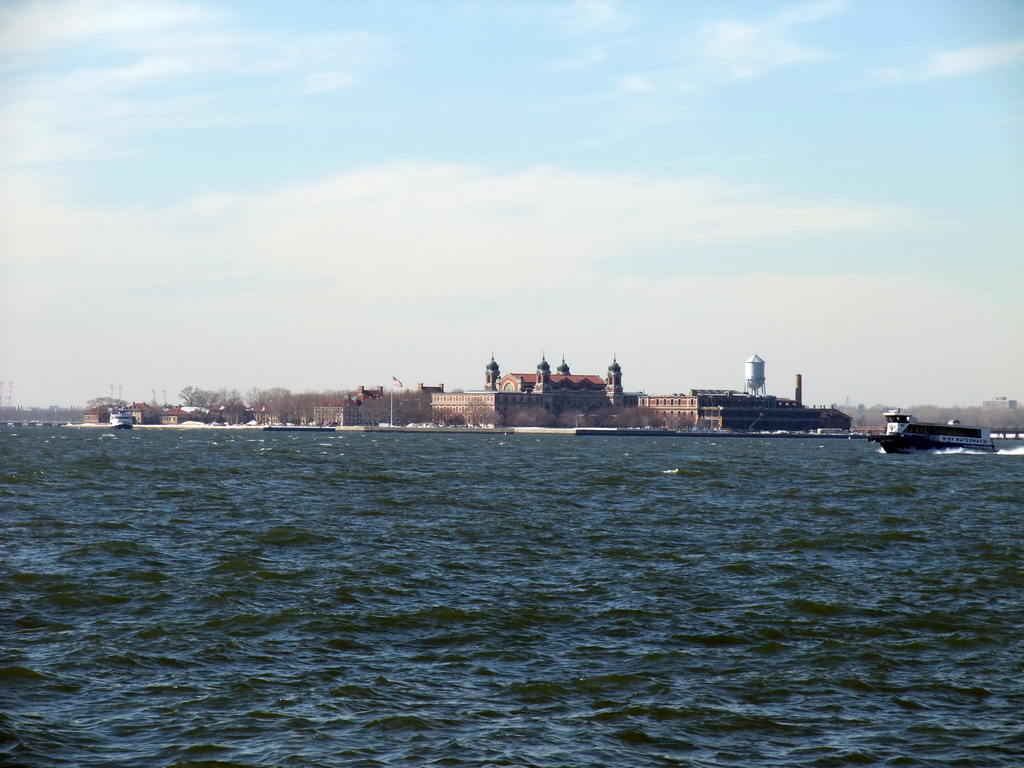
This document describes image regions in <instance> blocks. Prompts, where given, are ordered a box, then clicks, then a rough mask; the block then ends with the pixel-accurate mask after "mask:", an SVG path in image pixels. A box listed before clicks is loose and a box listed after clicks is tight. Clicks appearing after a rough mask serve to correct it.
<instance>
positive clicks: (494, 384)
mask: <svg viewBox="0 0 1024 768" xmlns="http://www.w3.org/2000/svg"><path fill="white" fill-rule="evenodd" d="M485 371H486V372H485V373H484V389H486V390H489V391H493V390H495V389H497V388H498V379H500V378H501V371H500V370H498V364H497V363H496V362H494V353H493V352H492V353H491V362H489V363H488V364H487V368H486V369H485Z"/></svg>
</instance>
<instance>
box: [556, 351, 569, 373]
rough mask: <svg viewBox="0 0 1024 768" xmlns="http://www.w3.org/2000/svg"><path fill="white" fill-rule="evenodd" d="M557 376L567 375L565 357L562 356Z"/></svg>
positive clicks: (567, 368)
mask: <svg viewBox="0 0 1024 768" xmlns="http://www.w3.org/2000/svg"><path fill="white" fill-rule="evenodd" d="M558 374H559V375H560V376H568V375H569V366H568V365H567V364H566V362H565V355H562V364H561V365H560V366H558Z"/></svg>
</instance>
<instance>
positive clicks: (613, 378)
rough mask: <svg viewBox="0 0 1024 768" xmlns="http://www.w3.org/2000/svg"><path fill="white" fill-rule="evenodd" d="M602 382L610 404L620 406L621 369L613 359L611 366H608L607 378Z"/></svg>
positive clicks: (613, 358)
mask: <svg viewBox="0 0 1024 768" xmlns="http://www.w3.org/2000/svg"><path fill="white" fill-rule="evenodd" d="M604 382H605V384H604V391H605V394H607V395H608V399H609V400H610V401H611V404H612V405H622V368H620V367H619V361H618V360H617V359H616V358H615V357H612V364H611V365H609V366H608V376H607V378H606V379H605V380H604Z"/></svg>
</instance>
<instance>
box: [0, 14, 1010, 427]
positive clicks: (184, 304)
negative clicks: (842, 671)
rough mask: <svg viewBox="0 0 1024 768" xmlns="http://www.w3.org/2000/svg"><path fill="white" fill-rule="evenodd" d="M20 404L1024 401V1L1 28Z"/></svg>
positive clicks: (92, 17) (4, 309) (72, 18)
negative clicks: (410, 399)
mask: <svg viewBox="0 0 1024 768" xmlns="http://www.w3.org/2000/svg"><path fill="white" fill-rule="evenodd" d="M0 106H2V108H0V382H2V383H3V386H4V393H5V394H6V386H7V384H8V383H9V382H13V384H14V392H13V404H14V405H23V406H44V407H45V406H47V405H55V404H59V405H62V406H75V405H82V404H84V403H85V402H86V401H87V400H89V399H92V398H96V397H103V396H106V395H107V394H108V392H109V387H110V386H111V384H113V385H114V387H115V388H117V387H121V390H122V392H123V395H124V397H125V398H126V399H128V400H149V399H150V397H151V392H152V391H154V390H155V391H156V392H157V393H160V392H166V393H167V396H168V399H169V400H171V401H174V400H175V398H176V396H177V393H178V392H179V391H180V390H181V389H182V388H184V387H185V386H188V385H194V386H199V387H203V388H205V389H220V388H222V387H227V388H237V389H240V390H242V391H243V392H244V391H245V390H246V389H248V388H250V387H262V388H267V387H273V386H281V387H287V388H289V389H291V390H293V391H302V390H319V389H353V388H355V387H356V386H358V385H360V384H362V385H366V386H377V385H379V384H383V385H385V386H388V383H389V382H390V381H391V377H392V376H396V377H398V379H400V380H402V381H403V382H404V383H405V384H406V385H407V386H408V387H415V385H416V383H417V382H423V383H425V384H428V385H434V384H437V383H441V382H443V383H444V384H445V385H446V387H447V388H448V389H449V390H450V389H455V388H460V387H461V388H465V389H474V388H479V387H480V386H481V385H482V381H483V369H484V366H485V365H486V364H487V362H488V361H489V360H490V357H491V354H492V352H493V353H494V355H495V358H496V359H497V360H498V362H499V363H500V365H501V368H502V371H504V372H509V371H521V370H526V371H529V370H532V369H533V368H534V367H535V365H536V363H537V362H538V361H539V360H540V357H541V355H542V354H546V356H547V359H548V360H549V361H550V362H552V364H553V365H555V364H557V363H558V362H560V361H561V359H562V356H563V355H564V356H565V358H566V360H567V362H568V363H569V364H570V365H571V367H572V370H573V372H574V373H577V372H578V373H599V374H602V373H603V372H604V371H605V370H606V369H607V365H608V363H610V362H611V360H612V357H613V356H617V359H618V362H619V363H620V364H621V366H622V370H623V383H624V385H625V387H626V389H628V390H630V391H641V390H642V391H646V392H648V393H651V394H661V393H665V394H667V393H672V392H678V391H683V390H685V389H687V388H721V389H726V388H732V389H741V388H742V384H743V362H744V361H745V360H746V359H747V358H749V357H750V356H751V355H753V354H755V353H756V354H758V355H760V356H761V357H762V358H764V360H765V361H766V376H767V390H768V392H769V393H771V394H776V395H782V396H789V395H791V394H792V390H793V380H794V376H795V374H797V373H800V374H802V375H803V380H804V400H805V402H807V403H818V404H829V403H837V404H843V403H845V402H847V401H849V402H850V403H851V404H857V403H864V404H866V405H869V406H870V405H874V404H887V405H902V406H910V405H918V404H926V403H930V404H936V405H962V406H968V405H978V404H980V403H981V401H982V400H986V399H990V398H992V397H994V396H1006V397H1010V398H1013V399H1024V355H1022V354H1021V349H1022V348H1024V215H1022V213H1021V212H1022V211H1024V3H1020V2H1015V1H1013V0H1001V1H998V2H997V1H994V0H987V1H986V0H979V1H977V2H970V3H964V2H953V1H952V0H948V1H943V0H931V1H925V0H920V1H915V0H908V1H907V2H900V3H887V2H881V0H864V1H858V0H845V1H844V0H822V1H819V2H805V3H800V2H796V3H786V2H779V3H775V2H762V1H760V0H758V1H756V2H755V0H737V1H736V2H729V3H720V2H715V3H710V2H708V3H674V2H612V1H610V0H580V1H578V2H555V1H548V2H531V1H529V0H521V1H519V0H510V1H508V2H502V1H501V0H498V1H497V2H483V1H482V0H479V1H477V0H467V1H466V2H459V1H458V0H452V2H429V1H424V2H413V1H412V0H408V1H407V2H386V1H385V2H379V3H357V2H338V3H321V2H303V1H302V0H299V1H298V2H294V3H287V4H282V3H271V2H241V1H240V0H217V1H213V2H179V1H177V0H152V1H148V0H30V1H21V0H8V2H5V3H3V4H2V5H0Z"/></svg>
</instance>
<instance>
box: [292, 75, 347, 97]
mask: <svg viewBox="0 0 1024 768" xmlns="http://www.w3.org/2000/svg"><path fill="white" fill-rule="evenodd" d="M355 82H356V77H355V75H353V74H352V73H351V72H343V71H339V70H335V71H329V72H310V73H309V74H308V75H306V84H305V86H304V87H303V88H302V93H304V94H307V95H312V94H317V93H327V92H329V91H339V90H342V89H345V88H351V87H352V86H353V85H355Z"/></svg>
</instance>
